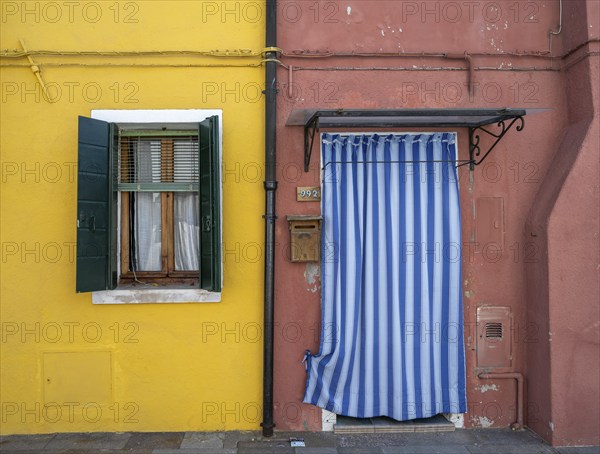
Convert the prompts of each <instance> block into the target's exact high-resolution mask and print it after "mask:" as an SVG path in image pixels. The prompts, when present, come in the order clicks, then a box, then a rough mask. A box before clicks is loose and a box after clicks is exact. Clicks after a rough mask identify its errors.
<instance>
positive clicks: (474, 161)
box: [469, 115, 525, 170]
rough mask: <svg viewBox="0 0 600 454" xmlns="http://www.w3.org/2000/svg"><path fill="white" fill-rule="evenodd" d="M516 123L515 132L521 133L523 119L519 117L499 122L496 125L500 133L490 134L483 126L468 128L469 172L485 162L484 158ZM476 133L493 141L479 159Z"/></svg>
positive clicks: (479, 153)
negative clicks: (483, 133) (485, 135)
mask: <svg viewBox="0 0 600 454" xmlns="http://www.w3.org/2000/svg"><path fill="white" fill-rule="evenodd" d="M507 121H510V123H508V126H507V124H506V122H507ZM516 122H518V124H517V125H516V130H517V131H522V130H523V128H524V127H525V119H524V118H523V116H521V115H519V116H516V117H513V118H508V119H506V120H500V121H499V122H498V123H497V124H496V125H497V126H498V128H500V131H498V132H492V131H490V130H488V129H486V128H484V127H483V126H476V127H470V128H469V168H470V169H471V170H475V166H478V165H479V164H481V163H482V162H483V161H484V160H485V158H487V156H488V155H489V154H490V153H491V152H492V150H493V149H494V148H495V147H496V145H498V143H500V141H501V140H502V138H503V137H504V135H505V134H506V133H507V132H508V131H509V130H510V129H511V128H512V127H513V125H514V124H515V123H516ZM478 131H481V132H485V133H486V134H487V135H489V136H491V137H493V138H494V139H495V140H494V142H493V143H492V144H491V146H490V147H489V148H488V150H487V151H486V152H485V153H484V154H483V156H482V157H481V158H480V159H478V157H479V156H481V147H480V146H479V141H480V136H479V132H478Z"/></svg>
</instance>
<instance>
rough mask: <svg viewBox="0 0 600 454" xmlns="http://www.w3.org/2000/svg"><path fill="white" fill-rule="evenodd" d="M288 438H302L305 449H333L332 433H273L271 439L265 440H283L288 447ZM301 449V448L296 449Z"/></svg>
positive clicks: (333, 438)
mask: <svg viewBox="0 0 600 454" xmlns="http://www.w3.org/2000/svg"><path fill="white" fill-rule="evenodd" d="M290 437H294V438H304V443H305V444H306V447H307V448H335V444H336V436H335V435H334V434H333V432H279V431H277V432H275V435H274V436H273V438H265V440H283V441H284V442H285V443H287V445H288V446H289V443H290ZM298 449H303V448H298Z"/></svg>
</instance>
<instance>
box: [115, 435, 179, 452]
mask: <svg viewBox="0 0 600 454" xmlns="http://www.w3.org/2000/svg"><path fill="white" fill-rule="evenodd" d="M184 435H185V434H184V433H183V432H136V433H132V434H131V437H129V440H128V441H127V444H126V445H125V449H127V450H138V449H141V450H150V451H152V450H153V449H169V448H170V449H177V448H179V447H180V446H181V442H182V441H183V437H184Z"/></svg>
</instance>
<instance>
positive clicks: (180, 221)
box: [174, 192, 200, 271]
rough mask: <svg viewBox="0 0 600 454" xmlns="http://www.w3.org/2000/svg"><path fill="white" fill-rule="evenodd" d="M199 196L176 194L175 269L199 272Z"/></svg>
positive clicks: (185, 193) (184, 193)
mask: <svg viewBox="0 0 600 454" xmlns="http://www.w3.org/2000/svg"><path fill="white" fill-rule="evenodd" d="M199 203H200V201H199V198H198V194H194V193H187V192H177V193H175V210H174V211H175V213H174V215H175V216H174V217H175V220H174V230H175V269H176V270H177V271H184V270H186V271H187V270H197V269H199V266H198V250H199V249H198V240H199V233H200V232H199V222H198V208H199Z"/></svg>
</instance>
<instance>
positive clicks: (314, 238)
mask: <svg viewBox="0 0 600 454" xmlns="http://www.w3.org/2000/svg"><path fill="white" fill-rule="evenodd" d="M321 220H322V217H321V216H309V215H297V216H288V217H287V221H288V224H289V228H290V248H291V254H290V255H291V257H290V259H291V261H292V262H318V261H319V260H321Z"/></svg>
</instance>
